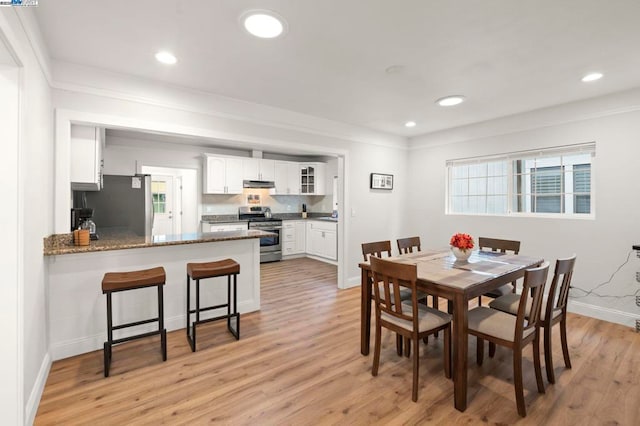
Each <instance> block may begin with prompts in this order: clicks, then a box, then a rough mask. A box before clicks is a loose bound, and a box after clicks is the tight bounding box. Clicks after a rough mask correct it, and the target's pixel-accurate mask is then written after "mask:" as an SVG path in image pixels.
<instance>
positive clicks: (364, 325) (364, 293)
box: [360, 268, 371, 355]
mask: <svg viewBox="0 0 640 426" xmlns="http://www.w3.org/2000/svg"><path fill="white" fill-rule="evenodd" d="M370 336H371V286H370V285H369V273H368V272H367V270H366V269H364V268H361V272H360V353H361V354H362V355H369V340H370Z"/></svg>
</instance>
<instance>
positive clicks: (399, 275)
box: [371, 257, 451, 402]
mask: <svg viewBox="0 0 640 426" xmlns="http://www.w3.org/2000/svg"><path fill="white" fill-rule="evenodd" d="M371 273H372V275H373V280H374V282H380V283H381V285H379V286H374V287H373V290H374V297H375V306H376V337H375V349H374V355H373V367H372V369H371V374H372V375H373V376H377V375H378V367H379V365H380V346H381V339H382V327H385V328H387V329H389V330H391V331H393V332H395V333H397V334H399V335H402V336H404V337H405V338H407V339H410V341H412V342H413V346H414V350H413V388H412V393H411V399H412V400H413V401H414V402H416V401H417V400H418V372H419V356H420V350H419V345H418V342H419V341H420V339H423V338H424V337H426V336H428V335H430V334H434V333H435V332H436V331H440V330H444V350H443V352H444V355H443V356H444V373H445V376H446V377H447V378H451V315H449V314H447V313H445V312H441V311H439V310H437V309H433V308H429V307H428V306H426V305H423V304H419V303H418V291H417V289H416V281H417V275H418V272H417V267H416V265H411V264H403V263H397V262H392V261H389V260H385V259H380V258H376V257H372V258H371ZM401 288H407V289H409V290H410V291H411V301H408V300H404V301H403V300H401V299H400V292H401Z"/></svg>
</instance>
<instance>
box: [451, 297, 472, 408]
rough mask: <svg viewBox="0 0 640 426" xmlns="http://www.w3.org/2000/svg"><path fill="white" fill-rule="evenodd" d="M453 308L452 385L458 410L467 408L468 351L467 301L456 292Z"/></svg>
mask: <svg viewBox="0 0 640 426" xmlns="http://www.w3.org/2000/svg"><path fill="white" fill-rule="evenodd" d="M454 305H455V306H454V309H453V362H454V365H453V385H454V398H455V401H454V405H455V407H456V409H458V410H459V411H464V410H466V408H467V354H468V351H469V347H468V346H469V345H468V337H467V327H468V321H469V316H468V314H469V302H468V301H467V299H466V298H465V297H464V295H462V294H456V296H455V299H454Z"/></svg>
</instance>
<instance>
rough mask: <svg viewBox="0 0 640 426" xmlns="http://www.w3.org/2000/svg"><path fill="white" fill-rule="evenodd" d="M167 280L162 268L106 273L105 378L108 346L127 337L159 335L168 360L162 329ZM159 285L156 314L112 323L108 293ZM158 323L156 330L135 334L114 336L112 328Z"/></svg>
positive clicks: (109, 349) (128, 339)
mask: <svg viewBox="0 0 640 426" xmlns="http://www.w3.org/2000/svg"><path fill="white" fill-rule="evenodd" d="M165 281H166V274H165V272H164V268H163V267H161V266H159V267H157V268H152V269H146V270H142V271H131V272H107V273H106V274H104V278H103V279H102V293H103V294H106V295H107V341H106V342H104V377H109V367H111V349H112V346H113V345H117V344H118V343H124V342H128V341H130V340H135V339H141V338H143V337H148V336H155V335H156V334H159V335H160V344H161V349H162V360H163V361H166V360H167V330H166V329H165V328H164V306H163V295H162V287H163V286H164V283H165ZM153 286H155V287H158V317H157V318H151V319H147V320H142V321H135V322H130V323H126V324H120V325H116V326H114V325H113V319H112V302H111V295H112V294H113V293H116V292H119V291H126V290H135V289H139V288H146V287H153ZM156 321H157V322H158V329H157V330H156V331H150V332H148V333H142V334H137V335H135V336H129V337H123V338H121V339H114V338H113V330H120V329H123V328H127V327H134V326H136V325H142V324H148V323H151V322H156Z"/></svg>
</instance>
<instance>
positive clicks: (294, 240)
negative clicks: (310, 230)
mask: <svg viewBox="0 0 640 426" xmlns="http://www.w3.org/2000/svg"><path fill="white" fill-rule="evenodd" d="M282 233H283V236H282V254H283V255H284V256H289V255H293V254H304V253H305V249H306V238H305V237H306V235H305V233H306V230H305V221H304V220H285V221H284V222H282Z"/></svg>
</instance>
